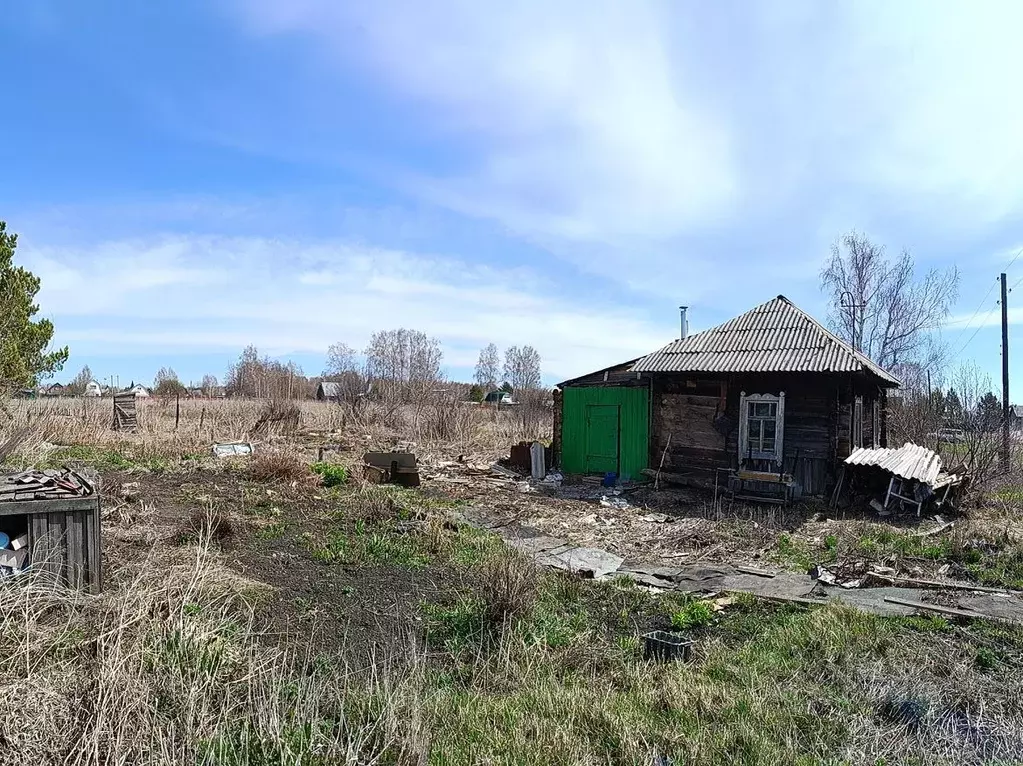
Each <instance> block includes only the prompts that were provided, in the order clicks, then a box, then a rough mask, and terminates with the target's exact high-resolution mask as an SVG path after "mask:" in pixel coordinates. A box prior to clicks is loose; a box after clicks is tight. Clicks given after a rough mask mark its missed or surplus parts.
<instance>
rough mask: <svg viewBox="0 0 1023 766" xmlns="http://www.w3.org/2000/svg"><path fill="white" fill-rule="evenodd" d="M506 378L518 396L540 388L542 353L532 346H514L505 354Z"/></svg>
mask: <svg viewBox="0 0 1023 766" xmlns="http://www.w3.org/2000/svg"><path fill="white" fill-rule="evenodd" d="M504 377H505V380H507V381H508V382H509V383H511V386H512V390H513V391H514V392H515V394H516V395H517V396H520V397H521V396H522V394H523V393H524V392H526V391H535V390H537V389H539V388H540V378H541V375H540V353H539V352H538V351H537V350H536V349H535V348H533V347H532V346H523V347H522V348H519V347H518V346H512V347H511V348H509V349H507V350H506V351H505V352H504Z"/></svg>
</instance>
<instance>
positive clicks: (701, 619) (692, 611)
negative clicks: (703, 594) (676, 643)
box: [671, 601, 714, 630]
mask: <svg viewBox="0 0 1023 766" xmlns="http://www.w3.org/2000/svg"><path fill="white" fill-rule="evenodd" d="M713 620H714V612H713V610H712V609H711V608H710V604H708V603H707V602H706V601H690V602H689V603H688V604H686V605H685V606H683V607H682V608H681V609H679V610H678V611H675V612H673V613H672V615H671V626H672V627H673V628H675V630H692V629H693V628H705V627H707V626H708V625H710V624H711V622H713Z"/></svg>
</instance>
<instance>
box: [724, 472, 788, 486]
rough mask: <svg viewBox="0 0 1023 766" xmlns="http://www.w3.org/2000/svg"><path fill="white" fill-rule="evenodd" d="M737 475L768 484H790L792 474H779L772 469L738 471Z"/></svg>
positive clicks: (745, 479)
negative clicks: (772, 471)
mask: <svg viewBox="0 0 1023 766" xmlns="http://www.w3.org/2000/svg"><path fill="white" fill-rule="evenodd" d="M736 476H737V477H738V478H740V479H742V480H743V481H762V482H764V483H767V484H790V483H791V482H792V476H791V475H790V474H787V473H786V474H777V473H771V472H770V471H738V472H737V473H736Z"/></svg>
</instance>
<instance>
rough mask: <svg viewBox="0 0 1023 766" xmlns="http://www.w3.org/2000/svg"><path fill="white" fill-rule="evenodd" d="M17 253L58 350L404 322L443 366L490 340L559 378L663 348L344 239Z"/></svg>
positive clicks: (269, 339) (622, 327)
mask: <svg viewBox="0 0 1023 766" xmlns="http://www.w3.org/2000/svg"><path fill="white" fill-rule="evenodd" d="M214 253H215V254H216V257H215V258H214V257H212V256H213V254H214ZM19 255H21V256H22V258H23V260H24V262H25V263H26V264H27V265H28V266H29V267H30V268H32V269H34V270H35V271H36V272H37V273H39V274H40V275H41V276H42V278H43V289H42V291H41V293H40V296H39V300H40V304H41V306H42V309H43V312H44V313H46V314H48V315H50V316H52V317H54V318H55V319H56V320H57V322H56V323H57V328H58V337H57V338H56V340H57V341H58V342H60V343H65V342H66V343H71V344H72V347H74V346H75V344H85V345H86V346H87V347H89V348H97V347H101V346H104V347H106V348H107V350H109V349H110V348H112V347H116V348H117V349H118V351H119V352H120V353H123V354H125V355H131V354H133V353H143V352H144V353H146V354H150V355H151V354H154V353H160V352H166V353H167V354H168V355H169V356H173V355H177V354H181V353H184V352H187V351H199V350H223V351H231V352H233V351H237V350H240V348H241V347H242V346H244V345H246V344H248V343H254V344H256V345H257V346H259V347H260V348H261V349H264V350H265V351H267V352H270V353H276V354H288V353H312V354H322V353H324V352H325V350H326V348H327V346H328V345H329V344H331V343H334V342H336V341H344V342H347V343H348V344H350V345H352V346H354V347H356V348H359V347H362V346H364V345H365V343H366V341H367V340H368V339H369V336H370V334H371V333H372V332H374V331H376V330H380V329H387V328H391V327H398V326H406V327H414V328H416V329H420V330H423V331H424V332H427V333H429V334H431V335H434V336H436V337H438V338H439V339H440V340H441V341H442V343H443V344H444V347H445V363H446V364H448V365H450V366H452V367H471V366H472V365H473V364H474V363H475V361H476V355H477V353H478V350H479V348H480V347H482V346H483V345H485V344H486V343H489V342H496V343H498V344H499V345H502V346H507V345H512V344H531V345H534V346H535V347H536V348H538V349H539V350H540V353H541V355H542V356H543V358H544V367H545V371H546V373H547V374H548V375H549V376H552V377H561V376H569V375H573V374H578V373H581V372H585V371H587V370H588V369H590V368H592V367H594V366H600V364H609V363H612V362H614V361H620V360H622V359H626V358H630V357H632V356H635V355H636V354H637V353H640V352H643V351H648V350H650V349H653V348H656V347H657V346H659V345H660V344H661V343H663V342H665V341H666V340H667V338H665V337H664V335H663V331H661V330H659V329H658V328H657V326H655V325H654V324H652V323H649V322H645V321H643V320H642V319H640V318H637V316H636V315H635V314H633V313H630V312H626V311H622V310H615V309H604V308H601V307H594V306H591V305H588V304H586V303H585V302H578V301H574V300H571V299H565V298H564V297H559V296H556V295H553V294H551V293H550V291H549V290H547V289H545V288H544V287H543V284H544V283H543V281H542V280H541V279H540V278H539V277H538V276H537V275H530V274H529V273H528V272H525V271H523V270H518V271H502V270H500V269H494V268H491V267H487V266H470V265H466V264H465V263H462V262H459V261H452V260H448V259H445V258H442V257H436V256H425V255H421V254H415V253H409V252H400V251H388V250H379V249H374V248H370V247H363V246H358V245H352V244H350V243H346V242H341V241H283V240H269V239H262V238H254V237H232V238H227V237H187V236H166V237H160V238H154V239H153V240H152V241H145V240H138V239H136V240H131V241H113V242H105V243H100V244H97V245H95V246H94V247H91V248H74V249H71V248H67V249H65V248H57V247H39V248H35V247H24V248H22V249H21V250H20V251H19ZM97 296H99V297H97Z"/></svg>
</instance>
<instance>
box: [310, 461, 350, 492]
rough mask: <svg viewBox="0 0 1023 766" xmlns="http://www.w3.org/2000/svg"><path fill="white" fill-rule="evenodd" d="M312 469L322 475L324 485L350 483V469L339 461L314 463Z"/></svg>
mask: <svg viewBox="0 0 1023 766" xmlns="http://www.w3.org/2000/svg"><path fill="white" fill-rule="evenodd" d="M311 469H312V472H313V473H315V474H318V475H319V476H320V480H321V481H322V482H323V486H324V487H341V486H344V485H345V484H347V483H348V469H347V468H345V467H344V466H343V465H340V464H339V463H313V464H312V466H311Z"/></svg>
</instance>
